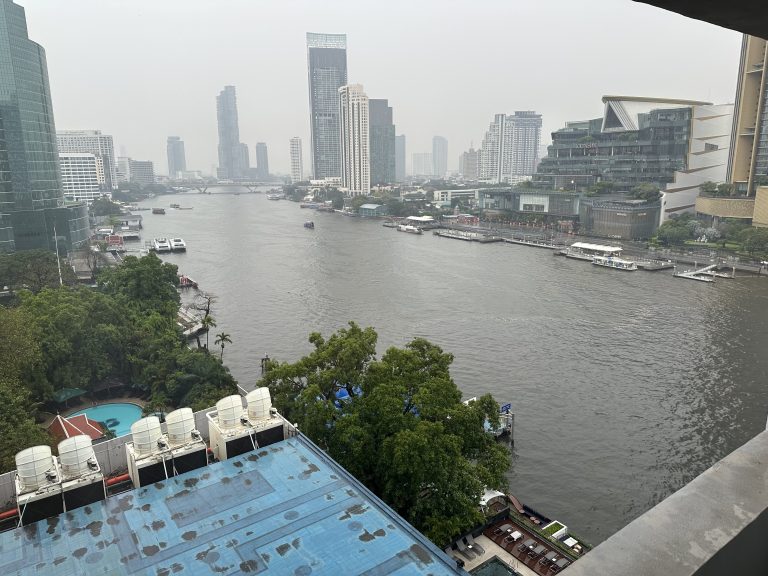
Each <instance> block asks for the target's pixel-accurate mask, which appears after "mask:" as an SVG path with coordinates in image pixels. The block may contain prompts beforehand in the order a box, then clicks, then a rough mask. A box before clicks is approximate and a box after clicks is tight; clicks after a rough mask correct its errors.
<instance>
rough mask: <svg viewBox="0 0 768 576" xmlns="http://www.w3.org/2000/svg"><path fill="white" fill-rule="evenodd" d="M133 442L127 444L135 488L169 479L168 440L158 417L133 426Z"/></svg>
mask: <svg viewBox="0 0 768 576" xmlns="http://www.w3.org/2000/svg"><path fill="white" fill-rule="evenodd" d="M131 436H132V438H133V442H126V444H125V453H126V457H127V460H128V475H129V476H130V477H131V481H132V482H133V486H134V488H140V487H142V486H147V485H148V484H154V483H155V482H159V481H160V480H165V479H166V478H168V471H167V470H166V467H165V453H166V451H167V450H168V447H169V445H168V440H167V438H166V437H165V436H163V430H162V428H161V427H160V420H159V419H158V417H157V416H147V417H146V418H142V419H141V420H138V421H137V422H134V423H133V424H132V425H131Z"/></svg>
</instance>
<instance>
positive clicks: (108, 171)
mask: <svg viewBox="0 0 768 576" xmlns="http://www.w3.org/2000/svg"><path fill="white" fill-rule="evenodd" d="M56 144H57V146H58V148H59V152H81V153H85V154H96V155H97V156H101V161H102V163H103V164H104V176H105V183H104V185H105V188H104V191H105V192H110V191H112V190H114V189H115V188H117V182H118V180H117V172H116V169H115V146H114V142H113V141H112V136H110V135H108V134H102V133H101V130H59V131H58V132H56Z"/></svg>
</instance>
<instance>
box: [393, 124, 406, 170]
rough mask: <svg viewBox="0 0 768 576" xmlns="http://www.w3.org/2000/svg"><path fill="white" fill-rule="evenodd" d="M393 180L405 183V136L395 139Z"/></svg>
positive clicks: (401, 135)
mask: <svg viewBox="0 0 768 576" xmlns="http://www.w3.org/2000/svg"><path fill="white" fill-rule="evenodd" d="M395 180H397V181H398V182H405V134H400V135H399V136H396V137H395Z"/></svg>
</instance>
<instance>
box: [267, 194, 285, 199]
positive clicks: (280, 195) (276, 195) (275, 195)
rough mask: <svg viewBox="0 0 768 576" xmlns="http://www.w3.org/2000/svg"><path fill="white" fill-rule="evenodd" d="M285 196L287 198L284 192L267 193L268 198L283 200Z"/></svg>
mask: <svg viewBox="0 0 768 576" xmlns="http://www.w3.org/2000/svg"><path fill="white" fill-rule="evenodd" d="M283 198H285V194H282V193H273V194H267V200H282V199H283Z"/></svg>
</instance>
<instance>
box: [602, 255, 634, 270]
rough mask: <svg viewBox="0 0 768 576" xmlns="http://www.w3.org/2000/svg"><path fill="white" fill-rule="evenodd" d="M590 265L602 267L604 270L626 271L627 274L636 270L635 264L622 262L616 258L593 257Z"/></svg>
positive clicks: (628, 261) (629, 261)
mask: <svg viewBox="0 0 768 576" xmlns="http://www.w3.org/2000/svg"><path fill="white" fill-rule="evenodd" d="M592 264H594V265H595V266H603V267H604V268H614V269H616V270H626V271H627V272H634V271H635V270H637V262H633V261H632V260H624V259H623V258H618V257H616V256H593V257H592Z"/></svg>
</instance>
